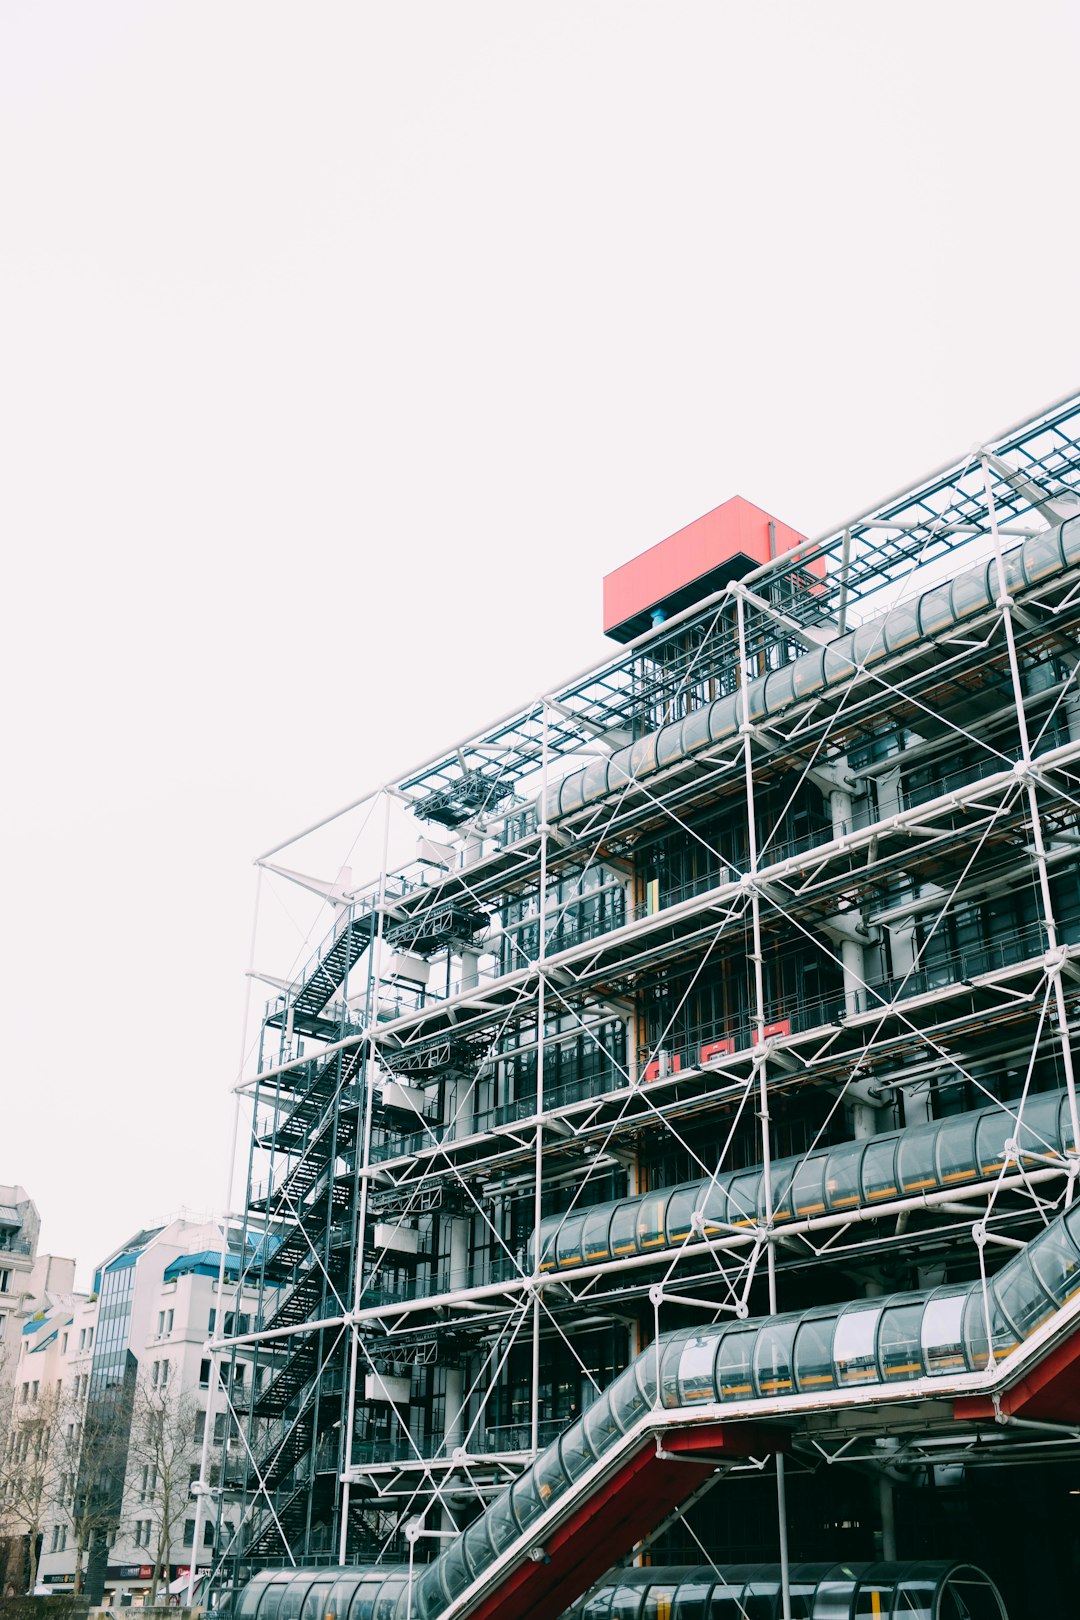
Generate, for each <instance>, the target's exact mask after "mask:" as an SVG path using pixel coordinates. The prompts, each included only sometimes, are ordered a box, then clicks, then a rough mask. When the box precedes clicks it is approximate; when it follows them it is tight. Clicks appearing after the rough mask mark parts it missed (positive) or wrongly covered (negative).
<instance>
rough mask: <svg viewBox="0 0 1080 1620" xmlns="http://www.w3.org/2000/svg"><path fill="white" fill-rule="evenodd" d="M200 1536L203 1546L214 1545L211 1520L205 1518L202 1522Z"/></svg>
mask: <svg viewBox="0 0 1080 1620" xmlns="http://www.w3.org/2000/svg"><path fill="white" fill-rule="evenodd" d="M202 1538H203V1546H204V1547H212V1546H213V1545H214V1525H213V1521H212V1520H210V1519H207V1520H206V1522H205V1523H204V1524H203V1527H202Z"/></svg>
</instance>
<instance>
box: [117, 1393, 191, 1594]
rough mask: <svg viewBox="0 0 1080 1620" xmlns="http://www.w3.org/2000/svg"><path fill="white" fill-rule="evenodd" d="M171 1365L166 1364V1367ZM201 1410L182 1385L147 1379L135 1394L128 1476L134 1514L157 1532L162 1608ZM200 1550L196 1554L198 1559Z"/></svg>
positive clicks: (154, 1590) (154, 1588)
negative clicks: (163, 1582)
mask: <svg viewBox="0 0 1080 1620" xmlns="http://www.w3.org/2000/svg"><path fill="white" fill-rule="evenodd" d="M166 1365H167V1363H166ZM198 1411H199V1404H198V1402H197V1401H196V1400H195V1398H194V1396H193V1395H192V1394H191V1393H185V1392H184V1390H183V1389H182V1388H181V1387H180V1385H179V1383H178V1382H177V1381H173V1382H161V1383H152V1382H151V1381H150V1379H149V1378H148V1377H147V1376H146V1375H144V1376H143V1377H142V1378H141V1379H140V1381H139V1383H138V1385H137V1386H136V1389H135V1400H134V1407H133V1411H132V1420H131V1447H130V1462H131V1468H130V1471H129V1493H128V1494H129V1504H130V1511H131V1512H133V1513H134V1514H135V1516H136V1517H142V1518H143V1520H144V1521H145V1520H149V1521H150V1524H151V1527H152V1536H153V1542H152V1545H153V1549H154V1572H153V1575H152V1576H151V1580H150V1594H149V1601H150V1603H152V1604H153V1603H156V1602H157V1594H158V1587H159V1585H160V1583H161V1580H162V1577H163V1576H164V1578H165V1582H166V1585H167V1584H168V1575H169V1563H170V1553H171V1550H172V1546H173V1543H174V1542H175V1541H178V1540H179V1539H180V1535H181V1531H182V1528H183V1523H184V1515H185V1513H186V1512H187V1510H188V1508H189V1507H190V1505H191V1501H190V1479H191V1467H192V1464H193V1463H194V1462H195V1461H196V1460H197V1455H198V1454H197V1449H196V1443H195V1430H196V1417H197V1413H198ZM196 1554H197V1549H192V1556H193V1558H194V1557H195V1556H196Z"/></svg>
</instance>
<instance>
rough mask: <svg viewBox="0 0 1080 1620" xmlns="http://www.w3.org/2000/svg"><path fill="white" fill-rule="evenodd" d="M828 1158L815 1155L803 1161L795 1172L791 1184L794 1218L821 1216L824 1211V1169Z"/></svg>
mask: <svg viewBox="0 0 1080 1620" xmlns="http://www.w3.org/2000/svg"><path fill="white" fill-rule="evenodd" d="M827 1164H828V1156H827V1155H826V1154H824V1153H818V1154H815V1155H814V1157H813V1158H812V1159H805V1160H804V1161H803V1163H802V1164H801V1165H800V1166H799V1168H798V1169H797V1170H796V1172H795V1177H794V1180H793V1181H792V1184H791V1200H790V1202H791V1208H792V1211H793V1212H794V1214H795V1216H796V1217H798V1218H800V1219H802V1218H804V1217H805V1216H807V1215H821V1214H824V1211H825V1167H826V1165H827Z"/></svg>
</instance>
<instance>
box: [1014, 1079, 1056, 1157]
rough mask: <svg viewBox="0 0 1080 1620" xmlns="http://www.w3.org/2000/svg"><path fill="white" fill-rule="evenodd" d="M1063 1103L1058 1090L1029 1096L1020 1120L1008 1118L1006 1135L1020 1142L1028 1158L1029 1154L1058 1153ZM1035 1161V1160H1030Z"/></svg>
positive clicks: (1023, 1152)
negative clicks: (1059, 1121)
mask: <svg viewBox="0 0 1080 1620" xmlns="http://www.w3.org/2000/svg"><path fill="white" fill-rule="evenodd" d="M1060 1108H1061V1103H1060V1099H1059V1097H1058V1096H1057V1093H1056V1092H1047V1093H1043V1094H1042V1095H1041V1096H1036V1097H1029V1098H1028V1099H1027V1101H1026V1102H1025V1104H1024V1108H1023V1113H1022V1116H1021V1119H1020V1122H1019V1123H1017V1122H1016V1121H1015V1120H1013V1119H1012V1118H1011V1117H1009V1118H1008V1124H1009V1129H1008V1130H1007V1131H1006V1132H1005V1135H1006V1136H1014V1137H1015V1138H1016V1140H1017V1142H1018V1143H1019V1146H1020V1151H1021V1153H1022V1154H1023V1155H1024V1158H1025V1159H1027V1158H1028V1155H1029V1154H1046V1153H1056V1152H1057V1151H1058V1148H1059V1146H1060V1141H1061V1138H1060V1127H1059V1124H1058V1120H1059V1114H1060ZM1028 1162H1029V1163H1035V1162H1036V1161H1035V1160H1033V1159H1032V1160H1029V1161H1028Z"/></svg>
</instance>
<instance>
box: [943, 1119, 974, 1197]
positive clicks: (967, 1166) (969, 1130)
mask: <svg viewBox="0 0 1080 1620" xmlns="http://www.w3.org/2000/svg"><path fill="white" fill-rule="evenodd" d="M977 1123H978V1121H977V1120H974V1119H968V1118H964V1117H961V1118H959V1119H950V1120H946V1121H945V1123H944V1124H942V1125H940V1126H938V1132H937V1140H938V1145H937V1169H938V1180H939V1181H940V1182H941V1185H942V1186H943V1187H949V1186H951V1185H952V1184H953V1182H956V1181H974V1180H976V1178H977V1177H978V1173H979V1170H978V1163H977V1161H976V1157H975V1129H976V1125H977Z"/></svg>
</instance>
